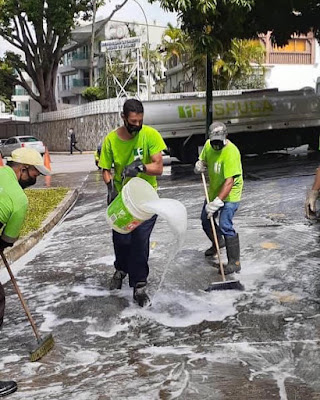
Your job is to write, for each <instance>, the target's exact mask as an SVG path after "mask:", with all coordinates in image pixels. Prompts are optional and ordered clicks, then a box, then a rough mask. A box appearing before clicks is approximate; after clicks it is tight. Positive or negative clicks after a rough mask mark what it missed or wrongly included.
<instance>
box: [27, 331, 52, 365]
mask: <svg viewBox="0 0 320 400" xmlns="http://www.w3.org/2000/svg"><path fill="white" fill-rule="evenodd" d="M53 346H54V339H53V336H52V334H50V335H48V336H46V337H45V338H44V339H43V340H41V342H40V343H39V346H38V347H37V348H36V350H34V351H32V352H31V353H30V360H31V361H37V360H40V358H42V357H43V356H45V355H46V354H47V353H49V351H50V350H51V349H52V347H53Z"/></svg>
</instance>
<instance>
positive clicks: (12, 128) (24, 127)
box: [0, 122, 31, 139]
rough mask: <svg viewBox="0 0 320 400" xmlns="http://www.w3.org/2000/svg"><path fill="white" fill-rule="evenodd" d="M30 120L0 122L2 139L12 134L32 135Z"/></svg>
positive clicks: (0, 137) (0, 136)
mask: <svg viewBox="0 0 320 400" xmlns="http://www.w3.org/2000/svg"><path fill="white" fill-rule="evenodd" d="M30 131H31V129H30V124H29V122H26V123H24V122H6V123H0V139H7V138H9V137H11V136H23V135H30V134H31V133H30Z"/></svg>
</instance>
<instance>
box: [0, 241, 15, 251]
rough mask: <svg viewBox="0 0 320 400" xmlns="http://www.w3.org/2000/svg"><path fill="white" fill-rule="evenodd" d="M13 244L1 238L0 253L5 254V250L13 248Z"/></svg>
mask: <svg viewBox="0 0 320 400" xmlns="http://www.w3.org/2000/svg"><path fill="white" fill-rule="evenodd" d="M12 246H13V243H8V242H6V241H5V240H3V239H2V238H0V251H1V252H3V251H4V249H5V248H7V247H12Z"/></svg>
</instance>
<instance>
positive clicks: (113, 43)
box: [101, 36, 141, 53]
mask: <svg viewBox="0 0 320 400" xmlns="http://www.w3.org/2000/svg"><path fill="white" fill-rule="evenodd" d="M140 47H141V38H140V37H138V36H136V37H129V38H126V39H115V40H103V41H102V42H101V52H102V53H104V52H106V51H116V50H128V49H138V48H140Z"/></svg>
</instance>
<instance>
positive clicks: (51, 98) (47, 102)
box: [39, 88, 57, 113]
mask: <svg viewBox="0 0 320 400" xmlns="http://www.w3.org/2000/svg"><path fill="white" fill-rule="evenodd" d="M54 92H55V88H51V89H49V90H48V91H47V92H46V93H45V97H44V101H43V102H41V101H40V102H39V103H40V105H41V107H42V112H44V113H45V112H50V111H57V102H56V96H55V93H54Z"/></svg>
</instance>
